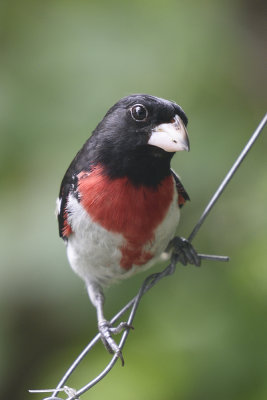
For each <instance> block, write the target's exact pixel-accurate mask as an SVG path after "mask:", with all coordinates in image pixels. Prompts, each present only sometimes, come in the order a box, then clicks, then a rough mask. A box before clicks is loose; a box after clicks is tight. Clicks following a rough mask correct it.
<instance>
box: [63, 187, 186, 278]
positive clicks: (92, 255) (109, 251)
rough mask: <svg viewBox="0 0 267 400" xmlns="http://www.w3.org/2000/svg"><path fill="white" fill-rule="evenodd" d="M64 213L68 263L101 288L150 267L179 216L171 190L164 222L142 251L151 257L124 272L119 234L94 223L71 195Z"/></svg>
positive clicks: (176, 197) (173, 232)
mask: <svg viewBox="0 0 267 400" xmlns="http://www.w3.org/2000/svg"><path fill="white" fill-rule="evenodd" d="M151 206H152V207H153V205H151ZM67 210H68V215H69V217H68V223H69V224H70V225H71V227H72V231H73V232H74V233H72V234H71V235H70V236H69V238H68V243H67V255H68V259H69V263H70V265H71V267H72V269H73V270H74V271H75V272H76V273H77V274H78V275H79V276H80V277H81V278H82V279H83V280H84V281H85V282H96V283H99V284H101V285H109V284H111V283H113V282H116V281H118V280H120V279H125V278H128V277H129V276H131V275H133V274H135V273H137V272H139V271H144V270H146V269H148V268H149V267H151V266H152V265H153V264H154V263H155V261H156V260H157V259H158V257H159V256H160V255H161V253H162V252H163V251H164V250H165V248H166V247H167V245H168V243H169V241H170V239H171V238H172V237H173V236H174V234H175V230H176V228H177V225H178V222H179V217H180V211H179V208H178V195H177V193H176V190H175V196H174V198H173V201H172V202H171V204H170V206H169V209H168V211H167V214H166V217H165V219H164V221H163V222H162V223H161V224H160V225H159V226H158V227H157V229H156V231H155V233H154V239H153V240H152V241H150V242H149V243H146V245H145V247H144V250H146V251H149V252H151V253H152V254H154V258H153V259H151V260H150V261H149V262H148V263H146V264H145V265H142V266H135V265H134V266H133V267H132V268H131V269H130V270H125V269H123V268H121V267H120V260H121V257H122V254H121V251H120V248H121V247H122V246H123V245H125V243H126V241H125V238H124V237H123V235H121V234H119V233H114V232H109V231H107V230H106V229H105V228H103V227H102V226H101V225H100V224H98V223H96V222H94V221H93V220H92V219H91V217H90V216H89V215H88V213H87V212H86V211H85V210H84V208H83V207H82V206H81V204H80V203H79V202H78V201H77V199H76V198H75V197H74V196H72V195H70V196H69V199H68V205H67ZM129 223H131V221H129Z"/></svg>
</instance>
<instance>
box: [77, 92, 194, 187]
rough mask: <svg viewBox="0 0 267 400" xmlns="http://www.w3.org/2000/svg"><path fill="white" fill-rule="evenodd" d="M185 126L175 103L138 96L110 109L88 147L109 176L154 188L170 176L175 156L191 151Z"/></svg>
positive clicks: (183, 118)
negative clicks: (180, 152)
mask: <svg viewBox="0 0 267 400" xmlns="http://www.w3.org/2000/svg"><path fill="white" fill-rule="evenodd" d="M186 125H187V117H186V115H185V113H184V111H183V110H182V108H181V107H180V106H178V105H177V104H176V103H174V102H172V101H167V100H164V99H161V98H158V97H154V96H150V95H146V94H135V95H131V96H127V97H124V98H122V99H121V100H119V101H118V102H117V103H116V104H115V105H114V106H113V107H112V108H110V110H109V111H108V112H107V114H106V115H105V116H104V118H103V120H102V121H101V122H100V123H99V125H98V126H97V128H96V129H95V131H94V132H93V135H92V137H91V138H90V139H89V141H88V143H87V144H86V145H85V147H87V146H88V151H89V149H90V153H91V156H93V157H92V158H93V159H92V158H91V160H92V162H93V164H97V163H100V164H102V165H103V166H104V167H105V169H106V171H107V173H108V175H109V176H110V177H112V178H116V177H121V176H128V177H129V178H130V179H131V180H132V181H133V182H134V183H136V184H139V183H145V184H149V182H150V181H151V182H152V181H153V183H152V185H154V184H155V182H154V181H157V182H159V181H160V180H161V179H162V178H163V177H165V176H166V174H169V170H170V160H171V158H172V156H173V154H174V153H175V152H176V151H180V150H189V141H188V137H187V132H186V128H185V127H186Z"/></svg>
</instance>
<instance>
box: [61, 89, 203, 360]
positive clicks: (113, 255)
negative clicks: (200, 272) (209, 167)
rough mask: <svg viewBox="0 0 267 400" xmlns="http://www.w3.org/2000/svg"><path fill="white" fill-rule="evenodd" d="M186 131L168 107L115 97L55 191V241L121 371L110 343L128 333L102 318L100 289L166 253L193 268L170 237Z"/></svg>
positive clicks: (179, 114)
mask: <svg viewBox="0 0 267 400" xmlns="http://www.w3.org/2000/svg"><path fill="white" fill-rule="evenodd" d="M187 123H188V119H187V116H186V114H185V112H184V111H183V109H182V108H181V107H180V106H179V105H178V104H176V103H175V102H173V101H169V100H165V99H163V98H160V97H155V96H152V95H148V94H132V95H129V96H126V97H123V98H122V99H120V100H119V101H118V102H117V103H116V104H114V105H113V106H112V107H111V108H110V109H109V110H108V111H107V113H106V114H105V116H104V117H103V119H102V121H101V122H100V123H99V124H98V125H97V127H96V128H95V130H94V131H93V132H92V134H91V136H90V137H89V139H88V140H87V141H86V142H85V144H84V145H83V147H82V148H81V150H80V151H79V152H78V153H77V155H76V156H75V158H74V159H73V161H72V162H71V164H70V166H69V168H68V169H67V171H66V173H65V175H64V177H63V180H62V183H61V186H60V191H59V197H58V199H57V214H58V224H59V235H60V237H61V238H62V239H63V240H64V242H65V244H66V250H67V257H68V261H69V264H70V266H71V268H72V269H73V270H74V272H75V273H76V274H78V275H79V276H80V277H81V278H82V279H83V280H84V282H85V285H86V288H87V292H88V295H89V298H90V300H91V303H92V304H93V305H94V307H95V308H96V315H97V322H98V330H99V332H100V335H101V339H102V342H103V343H104V345H105V347H106V348H107V350H108V351H109V352H110V353H113V354H116V356H117V357H119V358H121V360H122V364H123V363H124V360H123V356H122V353H121V350H120V348H119V346H118V344H117V343H116V341H115V339H114V338H113V335H115V334H118V333H120V332H121V331H123V330H124V329H130V328H131V327H130V326H128V325H127V323H126V322H121V323H120V324H119V325H118V326H116V327H114V326H112V325H111V323H110V322H109V321H108V320H107V319H106V318H105V316H104V301H105V296H104V289H105V288H106V287H108V286H110V285H112V284H114V283H116V282H119V281H121V280H123V279H126V278H129V277H131V276H133V275H135V274H136V273H139V272H142V271H145V270H147V269H148V268H150V267H151V266H152V265H153V264H154V263H155V262H156V261H158V260H159V259H160V256H161V255H162V254H164V252H165V253H166V249H167V250H168V252H170V251H171V250H172V256H174V255H175V256H176V260H177V259H178V258H179V260H180V261H181V262H182V264H184V265H186V264H187V263H190V264H195V265H196V266H199V265H200V257H199V256H198V254H197V252H196V251H195V249H194V248H193V246H192V245H191V243H189V242H188V241H187V240H186V239H184V238H180V237H178V236H175V232H176V229H177V226H178V223H179V219H180V208H181V207H182V206H183V205H184V204H185V203H186V201H188V200H190V199H189V195H188V194H187V192H186V190H185V189H184V186H183V185H182V183H181V181H180V178H179V176H178V175H177V174H176V173H175V172H174V170H173V169H172V168H171V160H172V158H173V156H174V154H175V153H176V152H180V151H189V149H190V145H189V138H188V133H187V128H186V127H187Z"/></svg>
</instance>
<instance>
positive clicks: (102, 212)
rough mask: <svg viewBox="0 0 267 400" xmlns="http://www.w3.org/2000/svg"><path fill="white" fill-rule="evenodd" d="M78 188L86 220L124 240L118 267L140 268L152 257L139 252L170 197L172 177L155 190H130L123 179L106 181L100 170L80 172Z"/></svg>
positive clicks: (161, 216)
mask: <svg viewBox="0 0 267 400" xmlns="http://www.w3.org/2000/svg"><path fill="white" fill-rule="evenodd" d="M78 179H79V181H78V188H79V193H80V196H81V200H80V201H81V204H82V206H83V207H84V208H85V210H86V211H87V212H88V214H89V215H90V217H91V218H92V219H93V220H94V221H95V222H97V223H99V224H100V225H101V226H102V227H104V228H105V229H107V230H108V231H111V232H116V233H120V234H122V235H123V236H124V238H125V239H126V244H125V245H124V246H123V247H122V248H121V252H122V259H121V263H120V265H121V267H122V268H124V269H127V270H128V269H130V268H131V267H132V265H133V264H135V265H143V264H145V263H146V262H148V261H149V260H150V259H151V258H152V257H153V254H151V253H149V252H146V251H144V250H143V247H144V245H145V244H146V243H147V242H149V241H151V240H153V238H154V231H155V229H156V228H157V226H158V225H159V224H160V223H161V222H162V220H163V219H164V217H165V215H166V212H167V210H168V208H169V206H170V204H171V201H172V199H173V195H174V181H173V178H172V176H168V177H166V178H165V179H164V180H163V181H162V182H161V184H160V185H159V186H158V188H157V189H153V188H149V187H145V186H134V185H133V184H132V183H131V182H130V181H129V180H128V179H127V178H126V177H123V178H118V179H113V180H112V179H110V178H108V177H107V176H106V175H105V174H104V173H103V169H102V168H101V167H95V168H94V169H93V170H92V171H91V172H90V173H88V172H80V174H79V175H78Z"/></svg>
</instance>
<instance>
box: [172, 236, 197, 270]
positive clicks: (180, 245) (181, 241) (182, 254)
mask: <svg viewBox="0 0 267 400" xmlns="http://www.w3.org/2000/svg"><path fill="white" fill-rule="evenodd" d="M170 250H172V255H171V261H172V262H174V263H177V262H178V261H180V262H181V263H182V264H183V265H187V264H193V265H195V266H196V267H200V264H201V259H200V257H199V255H198V254H197V252H196V250H195V249H194V247H193V246H192V244H191V243H190V242H189V241H188V240H187V239H185V238H183V237H179V236H175V237H174V238H173V239H172V240H171V241H170V243H169V244H168V247H167V249H166V251H167V252H168V251H170Z"/></svg>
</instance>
